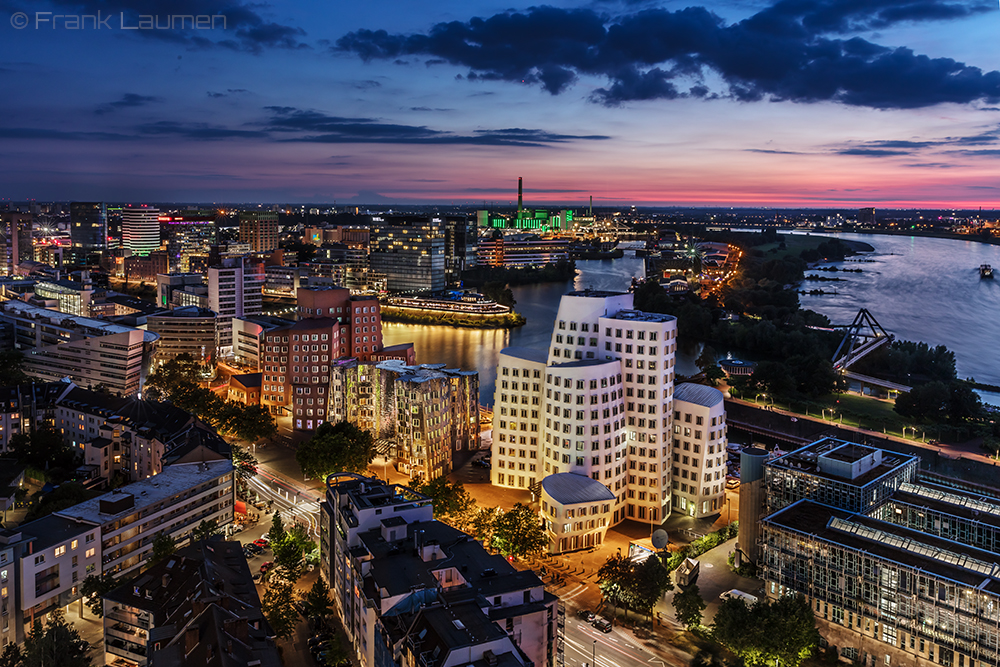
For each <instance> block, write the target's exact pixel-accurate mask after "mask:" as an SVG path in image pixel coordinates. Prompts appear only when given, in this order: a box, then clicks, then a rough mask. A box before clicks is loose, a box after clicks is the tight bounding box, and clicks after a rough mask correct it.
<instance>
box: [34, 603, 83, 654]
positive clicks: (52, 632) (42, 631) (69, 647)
mask: <svg viewBox="0 0 1000 667" xmlns="http://www.w3.org/2000/svg"><path fill="white" fill-rule="evenodd" d="M89 650H90V644H88V643H87V642H86V641H84V640H83V639H82V638H81V637H80V633H79V632H77V630H76V628H74V627H73V626H72V625H69V624H68V623H67V622H66V617H65V615H64V614H63V610H62V608H61V607H56V608H55V609H53V610H52V611H51V612H49V618H48V620H47V621H46V622H45V627H44V628H43V627H42V623H41V621H37V620H36V621H35V623H34V625H33V626H32V628H31V631H30V632H29V633H28V636H27V637H26V638H25V640H24V653H23V656H24V657H23V660H22V662H23V665H24V667H51V665H59V667H90V658H88V657H87V652H88V651H89Z"/></svg>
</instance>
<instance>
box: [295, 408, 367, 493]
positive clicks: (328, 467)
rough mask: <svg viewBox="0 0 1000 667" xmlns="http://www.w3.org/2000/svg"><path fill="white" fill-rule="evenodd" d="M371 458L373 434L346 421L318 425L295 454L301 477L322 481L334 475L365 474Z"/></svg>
mask: <svg viewBox="0 0 1000 667" xmlns="http://www.w3.org/2000/svg"><path fill="white" fill-rule="evenodd" d="M374 458H375V442H374V440H373V438H372V434H371V433H369V432H368V431H365V430H362V429H360V428H358V427H357V426H355V425H354V424H350V423H348V422H346V421H341V422H337V423H336V424H331V423H330V422H325V423H323V424H321V425H320V427H319V428H318V429H316V433H315V435H313V437H312V438H310V439H309V440H307V441H306V442H304V443H303V444H302V445H300V446H299V449H298V451H297V452H295V460H296V461H298V463H299V466H300V467H301V468H302V474H303V475H305V476H306V477H310V478H312V479H324V478H325V477H326V476H327V475H329V474H331V473H335V472H353V473H359V474H364V473H365V472H367V470H368V464H369V463H371V462H372V459H374Z"/></svg>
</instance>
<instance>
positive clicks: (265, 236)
mask: <svg viewBox="0 0 1000 667" xmlns="http://www.w3.org/2000/svg"><path fill="white" fill-rule="evenodd" d="M240 243H247V244H249V245H250V252H270V251H272V250H274V249H275V248H277V247H278V214H277V213H275V212H272V211H243V212H242V213H240Z"/></svg>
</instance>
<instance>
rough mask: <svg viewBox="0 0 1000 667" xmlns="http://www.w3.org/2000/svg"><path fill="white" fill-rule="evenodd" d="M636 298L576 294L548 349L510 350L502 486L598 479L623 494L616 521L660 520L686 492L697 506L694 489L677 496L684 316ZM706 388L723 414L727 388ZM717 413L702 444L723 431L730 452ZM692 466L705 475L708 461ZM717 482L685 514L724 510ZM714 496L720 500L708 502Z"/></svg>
mask: <svg viewBox="0 0 1000 667" xmlns="http://www.w3.org/2000/svg"><path fill="white" fill-rule="evenodd" d="M632 303H633V301H632V294H630V293H617V292H597V291H590V290H584V291H578V292H570V293H569V294H566V295H564V296H563V297H562V300H561V301H560V304H559V310H558V313H557V315H556V326H555V327H554V329H553V333H552V339H551V343H550V346H549V348H548V350H547V351H540V350H535V349H525V348H507V349H505V350H504V351H503V352H501V354H500V361H499V364H498V367H497V386H496V395H495V402H494V405H495V407H494V416H493V426H494V429H493V432H494V439H493V443H494V444H493V450H494V453H495V454H496V457H495V458H494V464H493V465H494V467H493V468H492V470H491V473H490V475H491V480H492V483H493V484H495V485H497V486H503V487H508V488H521V489H531V488H538V487H537V485H538V484H539V483H540V482H541V480H542V478H544V477H546V476H547V475H551V474H558V473H564V472H571V473H575V474H576V475H581V476H583V477H589V478H591V479H594V480H597V481H600V482H601V483H602V484H604V485H605V486H607V487H608V489H610V490H611V492H612V493H613V494H614V495H615V502H614V507H613V509H612V517H611V524H612V525H614V524H616V523H618V522H620V521H622V520H624V519H634V520H638V521H644V522H648V523H654V524H660V523H662V522H663V520H664V519H666V517H667V515H669V513H670V512H671V508H672V507H679V506H680V500H681V499H682V498H683V499H685V505H687V504H688V503H689V502H691V498H690V496H689V495H678V496H677V500H673V498H672V494H671V488H672V485H671V476H670V473H671V461H672V456H671V454H672V452H671V447H672V446H676V445H675V443H674V442H673V440H674V439H673V438H672V437H671V436H672V433H671V431H672V425H671V418H672V416H673V412H674V410H675V400H674V392H673V382H674V355H675V353H676V339H677V320H676V318H674V317H672V316H669V315H660V314H655V313H644V312H641V311H636V310H633V309H632ZM705 389H706V393H710V392H715V393H717V394H719V396H718V398H717V399H716V398H714V397H713V398H701V399H700V401H701V402H712V406H711V408H708V409H709V411H710V412H711V411H713V410H718V409H719V407H720V406H721V404H722V399H721V393H719V392H718V391H717V390H714V389H711V388H705ZM682 405H683V406H684V407H683V411H684V414H692V415H694V414H695V413H696V412H703V411H704V410H705V409H706V408H707V406H702V405H699V404H697V403H691V402H685V403H684V404H682ZM677 407H680V406H677ZM713 415H714V412H713ZM703 416H704V415H703ZM715 416H716V425H715V426H714V428H711V431H712V434H711V436H709V435H708V433H707V431H708V429H709V427H708V426H706V427H705V430H706V433H705V434H699V440H700V441H702V440H703V439H704V438H709V437H714V439H715V443H716V445H715V447H717V448H720V449H717V450H716V451H719V452H721V451H722V450H724V449H725V443H726V426H725V422H724V419H722V420H721V421H720V420H719V418H718V415H715ZM692 418H693V417H692ZM708 423H711V421H710V422H708ZM682 428H683V427H682ZM683 433H684V432H683V431H682V432H681V434H682V435H683ZM693 436H694V434H693V433H691V434H690V435H689V436H688V437H689V438H693ZM682 442H683V441H682ZM692 444H693V443H692ZM700 446H702V445H701V443H699V447H700ZM682 456H683V455H682ZM688 456H691V455H690V454H689V455H688ZM699 458H700V457H699ZM682 460H683V459H682ZM712 461H713V462H712V465H713V466H714V465H715V462H714V461H715V459H714V458H713V459H712ZM689 465H697V466H698V470H699V471H701V470H703V468H704V467H705V466H707V465H708V464H707V463H702V462H701V461H699V463H698V464H689ZM685 469H686V470H687V468H685ZM723 470H724V469H723ZM689 474H690V472H689ZM699 474H701V473H700V472H699ZM713 476H714V471H713ZM722 484H723V485H724V482H723V483H722ZM581 486H583V481H581ZM713 488H714V487H713V486H710V487H709V494H708V496H707V497H705V498H703V497H702V493H701V491H702V488H700V487H699V488H698V489H697V490H698V494H697V496H695V498H696V500H695V504H694V506H693V507H694V510H693V513H692V510H691V509H690V507H691V506H690V505H689V506H688V507H687V508H686V510H685V512H686V513H688V514H691V515H693V516H696V517H702V516H708V515H710V514H713V513H715V512H717V511H718V504H719V502H720V501H719V500H718V499H720V498H721V497H722V493H724V492H713V491H712V489H713ZM689 493H692V494H693V493H694V492H693V491H692V492H689ZM706 499H709V500H713V499H714V500H715V502H711V501H710V502H709V503H708V504H707V505H706V504H705V503H704V502H703V501H704V500H706Z"/></svg>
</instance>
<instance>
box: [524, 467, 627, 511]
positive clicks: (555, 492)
mask: <svg viewBox="0 0 1000 667" xmlns="http://www.w3.org/2000/svg"><path fill="white" fill-rule="evenodd" d="M542 491H544V492H545V493H547V494H548V495H549V497H550V498H552V500H554V501H556V502H557V503H559V504H560V505H576V504H577V503H596V502H601V501H611V500H614V499H615V494H614V493H612V492H611V489H609V488H608V487H606V486H604V485H603V484H601V483H600V482H599V481H597V480H596V479H591V478H590V477H586V476H584V475H577V474H575V473H571V472H560V473H557V474H555V475H549V476H548V477H546V478H544V479H543V480H542Z"/></svg>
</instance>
